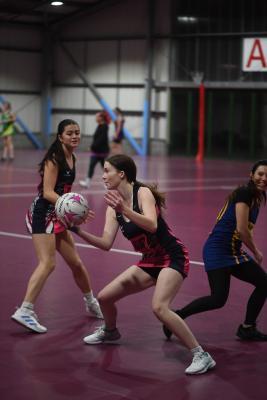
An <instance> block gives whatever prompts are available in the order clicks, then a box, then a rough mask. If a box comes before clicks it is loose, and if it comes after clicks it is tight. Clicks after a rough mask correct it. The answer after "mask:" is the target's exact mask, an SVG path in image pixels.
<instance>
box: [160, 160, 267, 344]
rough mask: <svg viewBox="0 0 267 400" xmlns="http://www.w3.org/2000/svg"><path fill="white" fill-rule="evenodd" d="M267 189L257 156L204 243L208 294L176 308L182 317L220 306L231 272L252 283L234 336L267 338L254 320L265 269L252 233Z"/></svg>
mask: <svg viewBox="0 0 267 400" xmlns="http://www.w3.org/2000/svg"><path fill="white" fill-rule="evenodd" d="M266 189H267V160H259V161H257V162H256V163H255V164H254V165H253V167H252V169H251V172H250V180H249V182H248V183H247V184H246V185H243V186H239V187H238V188H236V189H235V190H234V191H233V192H232V193H231V194H230V195H229V196H228V198H227V200H226V202H225V204H224V206H223V208H222V209H221V211H220V212H219V214H218V216H217V220H216V224H215V226H214V228H213V230H212V232H211V233H210V235H209V237H208V239H207V241H206V243H205V245H204V248H203V259H204V264H205V270H206V272H207V275H208V280H209V285H210V290H211V294H210V295H209V296H205V297H201V298H198V299H196V300H193V301H192V302H191V303H190V304H188V305H186V306H185V307H183V308H182V309H180V310H177V311H176V313H177V314H178V315H179V316H180V317H181V318H183V319H185V318H187V317H189V316H190V315H193V314H198V313H201V312H205V311H209V310H215V309H218V308H221V307H223V306H224V305H225V303H226V301H227V299H228V295H229V290H230V281H231V276H234V277H235V278H237V279H240V280H241V281H244V282H247V283H250V284H251V285H253V286H254V290H253V292H252V294H251V296H250V298H249V300H248V303H247V310H246V316H245V319H244V322H243V323H242V324H240V326H239V327H238V329H237V332H236V336H237V337H238V338H240V339H242V340H252V341H267V334H264V333H262V332H260V331H259V330H258V329H257V328H256V320H257V318H258V316H259V314H260V312H261V310H262V308H263V306H264V303H265V300H266V297H267V273H266V271H265V270H264V269H263V268H262V267H261V263H262V259H263V256H262V253H261V251H260V250H259V248H258V247H257V245H256V243H255V240H254V238H253V234H252V231H253V227H254V225H255V223H256V220H257V216H258V213H259V208H260V206H261V204H262V203H266V193H265V191H266ZM242 244H245V246H246V247H247V248H248V249H249V250H250V252H251V253H252V256H251V255H249V254H248V253H247V252H246V251H245V250H244V249H243V247H242ZM163 330H164V333H165V335H166V336H167V338H170V337H171V335H172V332H171V330H170V328H169V327H167V326H166V325H164V326H163Z"/></svg>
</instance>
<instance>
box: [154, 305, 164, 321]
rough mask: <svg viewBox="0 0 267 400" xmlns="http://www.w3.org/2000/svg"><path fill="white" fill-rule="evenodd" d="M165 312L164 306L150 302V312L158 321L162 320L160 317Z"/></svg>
mask: <svg viewBox="0 0 267 400" xmlns="http://www.w3.org/2000/svg"><path fill="white" fill-rule="evenodd" d="M166 310H167V307H166V306H165V305H164V304H162V303H160V302H158V301H153V302H152V311H153V313H154V315H155V316H156V317H157V318H158V319H160V320H161V319H162V316H163V315H164V313H165V312H166Z"/></svg>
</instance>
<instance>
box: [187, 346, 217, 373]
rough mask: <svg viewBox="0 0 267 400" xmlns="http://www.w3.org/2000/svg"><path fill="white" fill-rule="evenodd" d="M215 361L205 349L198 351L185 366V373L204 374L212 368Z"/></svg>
mask: <svg viewBox="0 0 267 400" xmlns="http://www.w3.org/2000/svg"><path fill="white" fill-rule="evenodd" d="M215 365H216V362H215V361H214V360H213V358H212V357H211V356H210V354H209V353H207V352H206V351H203V352H198V353H196V354H195V355H194V357H193V360H192V363H191V364H190V365H189V367H188V368H186V370H185V373H186V374H189V375H197V374H204V373H205V372H207V371H208V370H209V369H212V368H214V367H215Z"/></svg>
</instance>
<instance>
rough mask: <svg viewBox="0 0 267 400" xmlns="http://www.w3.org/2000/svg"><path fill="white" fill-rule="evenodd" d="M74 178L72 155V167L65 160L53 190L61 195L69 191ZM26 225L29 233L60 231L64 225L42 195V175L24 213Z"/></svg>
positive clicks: (51, 205)
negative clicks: (33, 196) (32, 198)
mask: <svg viewBox="0 0 267 400" xmlns="http://www.w3.org/2000/svg"><path fill="white" fill-rule="evenodd" d="M74 179H75V157H74V156H73V168H72V169H71V168H70V167H69V166H68V164H67V162H66V163H65V165H64V166H63V168H61V169H60V170H59V172H58V177H57V181H56V185H55V188H54V191H55V192H56V193H57V194H58V195H59V196H62V195H63V194H65V193H69V192H70V191H71V187H72V184H73V182H74ZM26 226H27V229H28V231H29V233H31V234H35V233H60V232H63V231H64V230H66V227H65V226H64V225H63V224H62V222H60V221H59V220H58V219H57V217H56V213H55V206H54V204H52V203H50V202H49V201H48V200H46V199H45V198H44V197H43V177H42V180H41V182H40V184H39V186H38V196H37V197H36V198H35V199H34V200H33V202H32V204H31V206H30V208H29V210H28V211H27V214H26Z"/></svg>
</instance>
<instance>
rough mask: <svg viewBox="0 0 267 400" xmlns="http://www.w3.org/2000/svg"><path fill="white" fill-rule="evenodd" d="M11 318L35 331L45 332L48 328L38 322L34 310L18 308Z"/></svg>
mask: <svg viewBox="0 0 267 400" xmlns="http://www.w3.org/2000/svg"><path fill="white" fill-rule="evenodd" d="M11 318H12V319H13V320H14V321H16V322H18V323H19V324H21V325H23V326H25V327H26V328H28V329H30V330H31V331H33V332H37V333H45V332H47V328H46V327H45V326H43V325H41V324H39V322H38V317H37V315H36V314H35V312H34V311H32V310H25V308H18V309H17V310H16V312H15V313H14V314H13V315H12V316H11Z"/></svg>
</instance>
